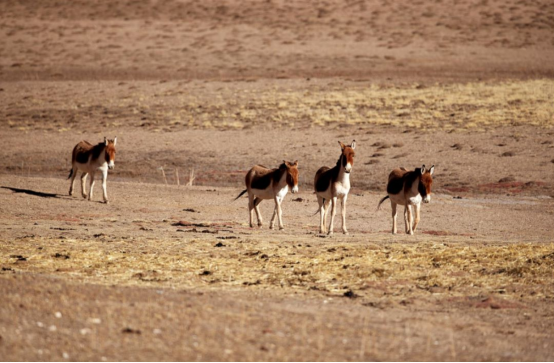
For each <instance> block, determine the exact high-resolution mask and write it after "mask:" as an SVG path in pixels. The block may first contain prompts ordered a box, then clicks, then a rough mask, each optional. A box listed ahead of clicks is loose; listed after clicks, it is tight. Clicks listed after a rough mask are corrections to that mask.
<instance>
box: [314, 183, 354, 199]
mask: <svg viewBox="0 0 554 363" xmlns="http://www.w3.org/2000/svg"><path fill="white" fill-rule="evenodd" d="M331 190H332V189H331V187H329V188H327V189H326V190H325V191H323V192H316V194H317V196H318V197H321V198H324V199H326V200H330V199H332V198H335V197H336V198H339V199H342V198H344V196H346V195H348V192H350V187H349V186H348V187H346V186H344V185H343V184H341V183H336V184H335V193H334V194H335V195H333V193H332V192H331Z"/></svg>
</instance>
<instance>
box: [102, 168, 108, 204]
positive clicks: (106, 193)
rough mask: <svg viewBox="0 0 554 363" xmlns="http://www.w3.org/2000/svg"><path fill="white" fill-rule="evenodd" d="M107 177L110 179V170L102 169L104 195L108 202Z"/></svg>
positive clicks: (105, 201)
mask: <svg viewBox="0 0 554 363" xmlns="http://www.w3.org/2000/svg"><path fill="white" fill-rule="evenodd" d="M106 179H108V171H107V170H103V171H102V192H103V195H102V197H103V198H104V203H106V204H108V191H107V190H106Z"/></svg>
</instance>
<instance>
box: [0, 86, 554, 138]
mask: <svg viewBox="0 0 554 363" xmlns="http://www.w3.org/2000/svg"><path fill="white" fill-rule="evenodd" d="M52 87H54V86H52V85H51V84H46V85H44V87H43V88H45V89H47V90H48V92H49V94H52V95H56V93H57V92H61V93H63V94H64V97H63V98H62V101H57V102H56V103H55V104H54V105H51V104H49V103H46V102H44V100H37V99H35V98H28V99H24V100H21V97H18V94H17V90H14V92H13V96H14V97H15V98H14V102H17V106H18V109H20V110H25V111H21V112H20V113H10V114H9V116H6V121H7V124H8V125H9V127H12V128H18V129H21V130H30V129H49V130H50V129H55V130H59V131H64V130H69V129H72V128H78V129H79V130H86V129H88V128H90V127H91V125H90V120H94V125H95V127H98V126H103V127H117V126H118V125H122V124H125V125H127V124H128V125H133V126H136V127H145V128H146V129H149V130H153V131H170V130H176V129H180V128H183V127H187V128H198V129H220V130H225V129H243V128H248V127H252V126H256V125H266V126H271V127H310V126H326V127H340V126H343V125H354V126H357V127H361V128H365V127H371V126H373V125H395V126H401V127H410V128H419V129H430V130H433V129H442V130H486V129H489V128H494V127H499V126H514V125H532V126H538V127H545V128H551V127H553V126H554V104H553V103H552V99H554V81H552V80H550V79H539V80H513V81H503V82H493V81H483V82H476V83H465V84H459V83H458V84H434V85H428V86H422V85H419V84H399V85H388V84H358V83H355V82H336V83H328V82H327V83H320V82H305V83H302V82H300V81H292V82H287V81H284V82H282V83H277V85H273V86H268V85H258V84H257V83H255V82H254V83H252V84H251V83H241V82H237V83H218V82H214V83H209V84H203V83H202V84H187V86H186V89H187V91H186V92H185V91H183V87H184V86H183V85H182V84H180V83H179V82H167V83H162V84H150V83H148V82H133V83H132V85H130V86H120V87H121V89H120V90H119V91H120V93H121V94H122V96H120V97H119V98H113V97H110V96H109V95H104V94H103V93H101V92H99V94H96V95H94V96H93V97H91V93H93V94H95V93H97V92H96V91H97V90H96V91H95V90H92V91H90V92H88V93H87V92H85V93H83V90H82V89H79V88H76V85H74V84H72V83H64V84H60V85H57V86H56V87H59V88H55V89H51V90H50V89H49V88H52ZM114 87H118V86H117V85H116V84H114ZM9 94H10V95H11V94H12V92H10V93H9ZM8 101H9V100H8ZM99 104H101V105H102V106H101V107H99V106H98V105H99ZM37 112H38V113H40V114H41V115H43V116H42V118H47V119H54V120H59V125H57V126H56V125H52V124H49V123H44V122H42V120H41V119H37V118H36V117H35V116H36V114H37ZM99 120H101V121H100V124H98V122H99ZM116 120H117V121H116Z"/></svg>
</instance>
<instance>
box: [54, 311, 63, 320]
mask: <svg viewBox="0 0 554 363" xmlns="http://www.w3.org/2000/svg"><path fill="white" fill-rule="evenodd" d="M54 316H55V317H56V318H58V319H61V317H62V313H60V312H59V311H56V312H55V313H54Z"/></svg>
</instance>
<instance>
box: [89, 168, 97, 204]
mask: <svg viewBox="0 0 554 363" xmlns="http://www.w3.org/2000/svg"><path fill="white" fill-rule="evenodd" d="M94 174H96V173H94V172H93V173H90V190H89V192H88V200H92V192H93V190H94Z"/></svg>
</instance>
